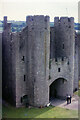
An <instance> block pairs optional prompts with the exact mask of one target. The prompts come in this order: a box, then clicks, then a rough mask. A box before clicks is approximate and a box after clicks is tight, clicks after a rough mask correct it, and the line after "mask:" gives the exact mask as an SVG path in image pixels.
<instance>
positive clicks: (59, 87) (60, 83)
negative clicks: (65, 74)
mask: <svg viewBox="0 0 80 120" xmlns="http://www.w3.org/2000/svg"><path fill="white" fill-rule="evenodd" d="M66 83H67V80H66V79H64V78H58V79H56V80H55V81H53V82H52V83H51V84H50V86H49V100H51V99H54V98H61V99H64V98H65V97H66V93H65V92H63V91H65V90H64V89H65V87H64V86H65V85H66Z"/></svg>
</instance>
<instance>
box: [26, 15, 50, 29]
mask: <svg viewBox="0 0 80 120" xmlns="http://www.w3.org/2000/svg"><path fill="white" fill-rule="evenodd" d="M49 22H50V21H49V16H44V15H34V16H27V17H26V23H27V26H28V27H29V28H31V27H32V28H33V29H34V27H35V26H36V29H39V28H41V29H42V30H43V28H45V29H47V28H48V27H50V25H49Z"/></svg>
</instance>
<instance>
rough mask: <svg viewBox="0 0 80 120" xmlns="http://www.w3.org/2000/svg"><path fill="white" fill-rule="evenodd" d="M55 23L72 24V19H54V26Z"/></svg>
mask: <svg viewBox="0 0 80 120" xmlns="http://www.w3.org/2000/svg"><path fill="white" fill-rule="evenodd" d="M56 23H64V24H65V23H74V17H60V18H59V17H55V18H54V24H56Z"/></svg>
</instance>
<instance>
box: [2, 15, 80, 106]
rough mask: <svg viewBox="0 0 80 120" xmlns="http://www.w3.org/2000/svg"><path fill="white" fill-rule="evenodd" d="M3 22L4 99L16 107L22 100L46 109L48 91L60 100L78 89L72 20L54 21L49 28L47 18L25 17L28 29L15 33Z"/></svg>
mask: <svg viewBox="0 0 80 120" xmlns="http://www.w3.org/2000/svg"><path fill="white" fill-rule="evenodd" d="M6 20H7V19H6V18H5V19H4V24H5V25H4V31H3V38H2V41H3V81H4V82H3V86H5V87H4V88H3V91H4V93H3V95H4V94H5V93H6V95H9V97H11V100H12V101H14V104H15V105H16V107H20V106H23V105H24V103H23V101H22V97H24V96H27V97H28V103H29V105H32V106H37V107H39V106H45V105H46V104H47V103H48V102H49V98H50V90H53V91H54V90H55V89H56V88H57V89H56V90H57V94H58V96H59V97H62V98H64V97H65V96H66V94H70V95H72V94H73V89H75V88H76V87H77V88H78V69H79V68H78V64H79V61H78V59H79V54H78V51H79V50H78V48H79V47H77V43H76V44H75V32H74V18H67V17H61V18H60V19H59V18H58V17H56V18H55V19H54V27H51V28H50V25H49V16H43V15H40V16H28V17H27V19H26V22H27V26H26V27H25V28H24V29H23V30H22V31H21V32H17V33H12V32H11V24H9V23H7V21H6ZM76 42H77V41H76ZM75 49H76V53H75ZM74 58H75V59H74ZM77 61H78V64H77ZM74 72H75V73H76V74H74ZM6 79H7V81H6ZM52 84H53V87H51V86H52ZM6 86H7V87H6ZM73 87H74V88H73ZM62 91H64V92H63V93H62ZM51 94H52V93H51ZM5 97H6V96H5Z"/></svg>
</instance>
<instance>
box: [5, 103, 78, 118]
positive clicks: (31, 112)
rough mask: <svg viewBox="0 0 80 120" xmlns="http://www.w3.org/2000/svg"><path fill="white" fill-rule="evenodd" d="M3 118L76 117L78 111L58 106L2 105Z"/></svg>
mask: <svg viewBox="0 0 80 120" xmlns="http://www.w3.org/2000/svg"><path fill="white" fill-rule="evenodd" d="M3 118H78V111H76V110H68V109H64V108H59V107H53V106H50V107H47V108H41V109H40V108H15V107H12V106H10V105H9V106H8V107H5V106H3Z"/></svg>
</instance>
